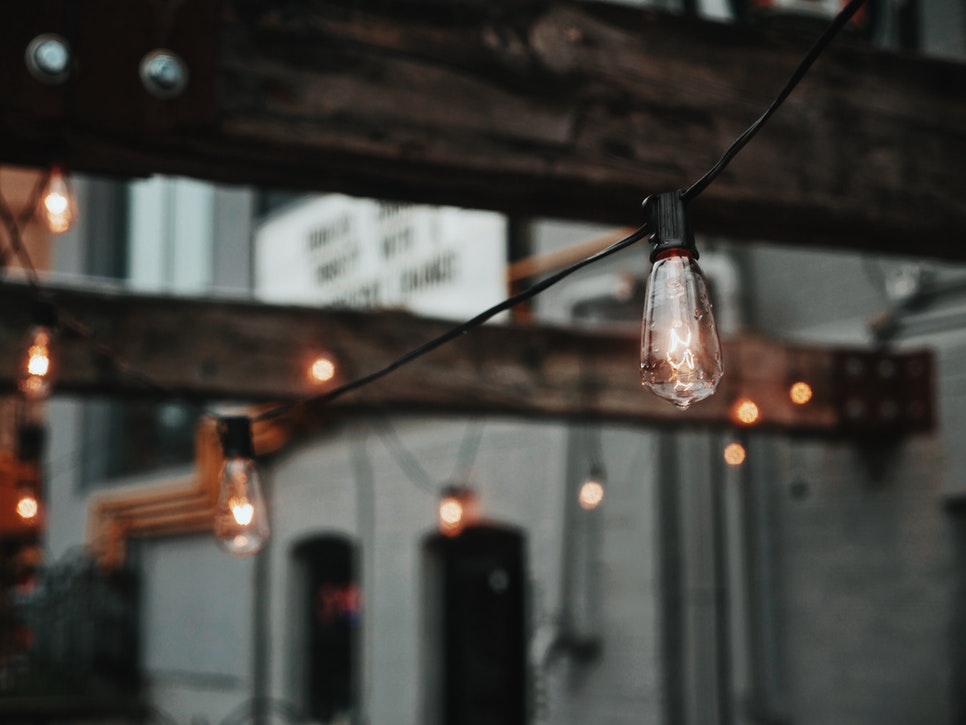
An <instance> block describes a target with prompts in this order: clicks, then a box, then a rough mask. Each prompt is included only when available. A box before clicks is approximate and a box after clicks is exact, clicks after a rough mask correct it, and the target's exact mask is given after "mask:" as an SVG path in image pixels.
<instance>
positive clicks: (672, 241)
mask: <svg viewBox="0 0 966 725" xmlns="http://www.w3.org/2000/svg"><path fill="white" fill-rule="evenodd" d="M641 206H642V207H643V209H644V215H645V217H646V219H647V225H648V227H649V228H650V232H651V233H650V235H649V236H648V241H649V242H650V243H651V244H653V245H654V247H653V248H652V249H651V261H652V262H654V261H656V260H657V258H658V257H659V256H661V255H662V254H663V253H664V252H667V251H670V250H674V249H677V250H682V251H684V252H688V253H689V254H690V255H691V256H692V257H693V258H694V259H697V258H698V248H697V247H696V246H695V244H694V233H693V232H692V231H691V215H690V213H689V212H688V207H687V204H686V203H685V201H684V192H683V191H681V190H680V189H678V190H677V191H667V192H664V193H663V194H653V195H651V196H649V197H647V198H646V199H645V200H644V202H643V203H642V204H641Z"/></svg>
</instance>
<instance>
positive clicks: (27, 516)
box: [17, 489, 40, 521]
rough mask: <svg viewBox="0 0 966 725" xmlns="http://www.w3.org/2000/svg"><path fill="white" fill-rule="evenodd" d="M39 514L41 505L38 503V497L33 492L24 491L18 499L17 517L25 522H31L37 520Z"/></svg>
mask: <svg viewBox="0 0 966 725" xmlns="http://www.w3.org/2000/svg"><path fill="white" fill-rule="evenodd" d="M39 512H40V504H39V503H38V502H37V497H36V496H35V495H34V494H33V491H30V490H27V489H24V490H22V491H21V492H20V495H19V496H18V498H17V516H19V517H20V518H22V519H23V520H24V521H31V520H33V519H35V518H37V514H38V513H39Z"/></svg>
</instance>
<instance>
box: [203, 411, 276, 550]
mask: <svg viewBox="0 0 966 725" xmlns="http://www.w3.org/2000/svg"><path fill="white" fill-rule="evenodd" d="M221 428H222V430H221V433H222V448H223V450H224V454H225V463H224V465H223V466H222V469H221V477H220V480H219V489H218V502H217V503H216V504H215V522H214V530H215V538H216V539H217V540H218V543H219V544H220V545H221V547H222V548H223V549H225V550H226V551H228V552H230V553H232V554H236V555H238V556H246V555H249V554H255V553H257V552H258V551H259V550H260V549H261V548H262V545H263V544H264V543H265V541H266V540H267V539H268V535H269V525H268V513H267V511H266V509H265V499H264V498H263V496H262V485H261V480H260V478H259V475H258V469H257V468H256V467H255V461H254V460H253V459H254V456H255V452H254V447H253V446H252V428H251V421H250V420H249V418H247V417H246V416H230V417H225V418H222V419H221Z"/></svg>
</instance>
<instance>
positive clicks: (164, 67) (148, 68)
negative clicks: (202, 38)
mask: <svg viewBox="0 0 966 725" xmlns="http://www.w3.org/2000/svg"><path fill="white" fill-rule="evenodd" d="M140 70H141V82H142V83H143V84H144V88H145V89H146V90H147V92H148V93H150V94H151V95H152V96H154V97H155V98H160V99H162V100H170V99H172V98H177V97H178V96H180V95H181V94H182V93H183V92H184V89H185V88H187V87H188V67H187V66H186V65H185V62H184V61H183V60H182V59H181V57H180V56H179V55H178V54H177V53H175V52H174V51H171V50H167V49H165V48H158V49H156V50H152V51H151V52H150V53H148V54H147V55H146V56H144V58H142V59H141V69H140Z"/></svg>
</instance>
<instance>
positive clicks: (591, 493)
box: [577, 478, 604, 511]
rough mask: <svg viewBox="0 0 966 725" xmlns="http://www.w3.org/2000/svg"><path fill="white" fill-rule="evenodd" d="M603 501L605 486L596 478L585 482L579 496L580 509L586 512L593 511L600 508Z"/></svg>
mask: <svg viewBox="0 0 966 725" xmlns="http://www.w3.org/2000/svg"><path fill="white" fill-rule="evenodd" d="M603 500H604V484H602V483H601V482H600V481H598V480H596V479H594V478H590V479H588V480H586V481H584V484H583V485H582V486H581V487H580V493H579V494H578V495H577V501H578V502H579V503H580V507H581V508H582V509H584V510H585V511H593V510H594V509H595V508H597V507H598V506H600V504H601V502H602V501H603Z"/></svg>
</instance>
